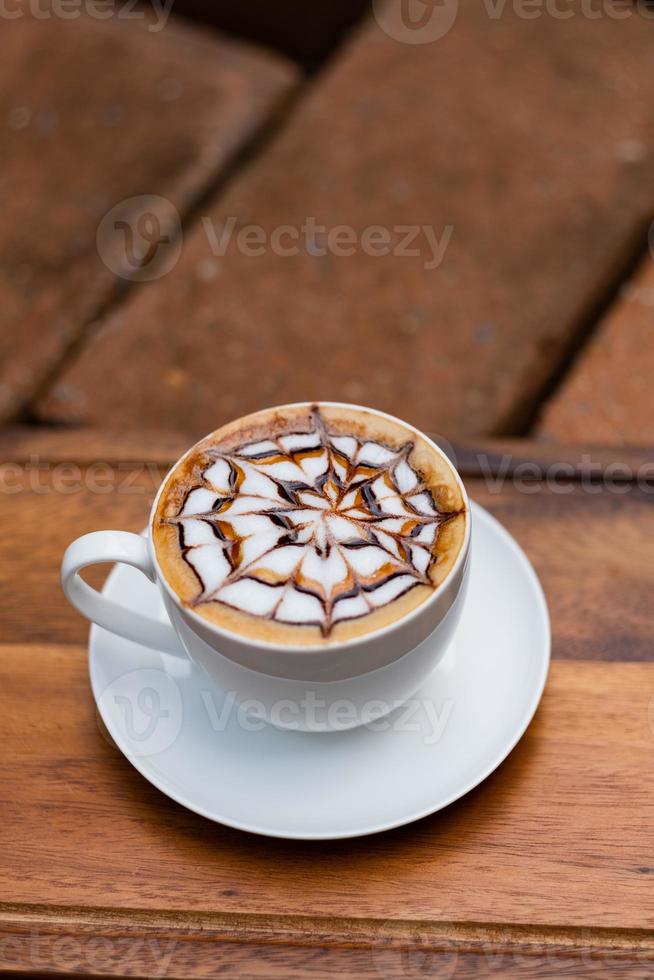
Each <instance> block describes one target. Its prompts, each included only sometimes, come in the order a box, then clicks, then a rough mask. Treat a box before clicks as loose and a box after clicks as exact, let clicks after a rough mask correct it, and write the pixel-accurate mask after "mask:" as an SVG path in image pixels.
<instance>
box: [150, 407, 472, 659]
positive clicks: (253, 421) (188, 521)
mask: <svg viewBox="0 0 654 980" xmlns="http://www.w3.org/2000/svg"><path fill="white" fill-rule="evenodd" d="M467 520H468V515H467V513H466V509H465V504H464V498H463V494H462V492H461V487H460V483H459V481H458V478H457V477H456V475H455V473H454V471H453V469H452V467H451V466H450V464H449V463H448V462H447V461H446V460H445V459H444V458H443V457H442V455H441V454H440V453H439V452H437V451H436V450H435V448H434V447H433V445H432V444H431V443H430V442H429V441H428V440H427V439H426V438H425V437H424V436H422V435H420V434H419V433H418V432H417V431H415V430H413V429H411V428H409V427H405V426H404V425H402V424H401V423H399V422H397V421H396V420H394V419H391V418H390V417H387V416H384V415H381V414H377V413H375V412H372V411H368V410H366V409H362V408H355V407H350V406H347V405H336V404H330V403H323V404H318V405H311V404H302V405H292V406H288V407H285V408H278V409H270V410H266V411H263V412H258V413H256V414H254V415H250V416H247V417H246V418H243V419H240V420H238V421H236V422H233V423H231V424H229V425H226V426H224V427H223V428H221V429H218V430H217V431H216V432H214V433H213V434H212V435H210V436H208V437H207V438H206V439H203V440H202V442H200V443H198V444H197V445H196V446H195V447H194V448H193V449H191V450H190V452H189V453H187V454H186V456H185V457H184V458H183V459H182V460H181V461H180V462H179V463H178V464H177V466H176V467H174V469H173V470H172V471H171V473H170V474H169V476H168V477H167V479H166V482H165V485H164V486H163V488H162V491H161V494H160V497H159V502H158V506H157V509H156V513H155V516H154V522H153V541H154V547H155V552H156V556H157V560H158V562H159V565H160V568H161V570H162V572H163V575H164V577H165V579H166V581H167V582H168V584H169V585H170V586H171V587H172V589H173V590H174V592H175V593H176V594H177V596H178V597H179V599H180V600H181V602H182V603H183V604H185V605H186V606H188V607H189V608H191V609H193V610H194V611H195V612H197V613H199V614H200V615H201V616H203V617H204V618H205V619H206V620H208V621H209V622H210V623H213V624H214V625H217V626H220V627H222V628H224V629H227V630H230V631H233V632H235V633H237V634H240V635H242V636H243V637H245V638H248V639H254V640H263V641H267V642H274V643H282V644H284V645H291V646H294V645H302V646H304V645H310V644H325V643H329V642H339V643H341V642H343V641H344V640H348V639H351V638H354V637H358V636H362V635H364V634H366V633H369V632H371V631H373V630H376V629H379V628H381V627H383V626H387V625H389V624H391V623H393V622H395V621H397V620H398V619H400V618H402V617H403V616H405V615H407V613H409V612H411V611H412V610H413V609H415V608H416V607H417V606H418V605H420V604H421V603H422V602H424V601H425V600H426V599H428V598H429V597H430V596H431V595H432V594H433V591H434V589H435V588H436V587H437V586H438V585H439V584H440V583H441V582H442V581H443V579H444V578H445V577H446V576H447V574H448V572H449V571H450V569H451V568H452V566H453V564H454V562H455V560H456V557H457V555H458V554H459V551H460V549H461V546H462V544H463V540H464V537H465V529H466V521H467Z"/></svg>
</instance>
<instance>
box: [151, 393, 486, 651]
mask: <svg viewBox="0 0 654 980" xmlns="http://www.w3.org/2000/svg"><path fill="white" fill-rule="evenodd" d="M311 405H318V406H320V405H325V406H327V407H330V408H345V409H352V410H353V411H360V412H370V413H371V414H373V415H377V416H378V417H380V418H384V419H388V420H389V421H391V422H395V423H396V424H398V425H400V426H402V427H403V428H405V429H407V430H408V431H409V432H415V433H416V435H418V436H420V437H421V438H422V439H424V440H425V441H426V442H427V443H428V444H429V446H430V447H431V448H432V449H433V450H434V451H435V452H436V453H437V454H438V455H439V456H440V457H441V458H442V459H444V460H445V462H446V463H447V464H448V466H449V468H450V470H451V471H452V473H453V474H454V478H455V480H456V482H457V484H458V486H459V489H460V491H461V495H462V497H463V503H464V507H465V513H466V527H465V534H464V536H463V541H462V543H461V547H460V549H459V553H458V555H457V556H456V559H455V561H454V564H453V565H452V567H451V568H450V570H449V571H448V573H447V575H446V576H445V578H444V579H443V581H442V582H439V584H438V585H437V586H436V588H435V589H434V590H433V592H432V594H431V595H430V596H429V598H427V599H425V600H424V602H421V603H420V604H419V605H418V606H416V607H415V609H412V610H411V611H410V612H408V613H407V614H406V615H405V616H401V617H400V618H399V619H396V620H394V621H393V622H392V623H387V624H386V626H380V627H378V628H377V629H375V630H371V631H370V632H369V633H364V634H362V635H361V636H356V637H351V638H350V639H349V640H341V641H336V642H334V643H330V642H329V641H328V642H326V643H322V644H305V645H303V646H300V645H298V646H286V645H284V644H281V643H274V642H272V641H271V640H256V639H251V638H249V637H246V636H243V635H242V634H240V633H238V632H237V631H236V630H229V629H225V628H224V627H222V626H218V625H217V624H216V623H212V622H211V621H210V620H208V619H206V618H205V617H204V616H201V615H200V614H199V613H197V612H195V610H194V609H191V608H190V607H189V606H186V605H184V604H183V603H182V601H181V599H180V598H179V596H178V595H177V593H176V592H175V591H174V589H173V588H172V587H171V586H170V585H169V583H168V581H167V580H166V577H165V575H164V573H163V570H162V568H161V566H160V565H159V560H158V558H157V553H156V549H155V547H154V543H153V535H152V525H153V521H154V516H155V514H156V512H157V507H158V504H159V498H160V496H161V494H162V492H163V488H164V487H165V485H166V482H167V480H168V477H169V476H170V475H171V473H172V472H173V470H174V469H175V468H176V467H177V466H178V465H179V464H180V463H181V462H182V461H183V460H185V459H186V457H187V456H189V455H190V454H191V453H192V452H193V451H194V449H195V447H196V446H197V445H198V444H199V443H200V442H203V441H204V440H205V439H208V438H209V436H211V435H213V433H214V432H217V431H218V429H212V430H211V431H210V432H208V433H207V435H206V436H203V437H202V438H200V439H197V440H196V441H195V442H194V443H193V445H192V446H190V447H189V448H188V449H187V450H186V452H185V453H183V454H182V455H181V456H180V457H179V459H177V460H176V461H175V462H174V463H173V465H172V466H171V467H170V468H169V469H168V471H167V472H166V474H165V476H164V477H163V479H162V481H161V485H160V486H159V489H158V490H157V493H156V496H155V498H154V502H153V504H152V508H151V510H150V517H149V519H148V540H149V546H150V552H151V556H152V562H153V565H154V568H155V571H156V573H157V581H158V582H159V583H160V584H161V585H162V586H163V588H164V589H165V591H166V593H167V595H168V596H169V598H170V599H172V601H173V602H174V604H175V606H176V607H177V609H178V610H179V612H180V613H182V614H184V615H185V616H187V617H190V619H191V623H193V622H196V621H197V623H198V625H199V626H201V627H202V633H203V634H204V633H206V632H208V633H209V634H213V635H215V636H216V637H218V638H221V637H222V638H223V639H225V640H226V641H227V642H228V643H231V644H240V645H243V646H245V647H248V648H249V649H258V650H270V651H271V652H274V651H282V652H283V653H284V654H285V655H289V654H291V655H297V656H314V657H318V656H320V655H321V654H325V653H331V654H334V653H336V652H340V651H347V650H352V649H356V648H359V647H362V646H366V645H368V644H370V643H371V642H373V643H374V642H375V641H379V640H381V639H382V638H383V637H387V636H390V635H392V634H393V633H396V632H399V631H400V630H401V629H404V628H405V627H406V626H407V625H408V624H409V623H411V622H413V621H414V620H416V619H418V618H419V617H420V616H421V615H424V612H425V611H426V610H427V608H429V607H430V606H431V605H432V604H433V603H434V602H435V601H436V599H437V598H438V597H439V596H440V595H441V594H442V593H443V592H444V591H445V589H446V587H447V586H448V585H449V584H450V582H451V581H452V579H453V578H454V577H455V576H456V574H457V573H458V572H459V571H460V569H461V567H462V565H464V564H465V562H466V560H467V557H468V552H469V550H470V532H471V508H470V498H469V497H468V492H467V490H466V488H465V484H464V483H463V480H462V479H461V477H460V475H459V473H458V471H457V469H456V467H455V465H454V463H453V462H452V461H451V460H450V459H449V457H448V456H447V454H446V453H445V452H443V450H442V449H441V448H440V446H438V445H437V444H436V443H435V442H434V440H433V439H431V438H430V437H429V436H428V435H427V434H426V433H424V432H422V431H421V430H420V429H418V428H417V427H416V426H415V425H411V424H410V423H409V422H405V421H404V420H403V419H400V418H398V417H397V416H396V415H391V414H390V413H389V412H382V411H380V409H378V408H369V407H368V406H366V405H357V404H354V403H352V402H336V401H324V400H316V401H302V402H284V403H283V404H282V405H275V406H272V407H269V408H263V409H258V410H257V411H256V412H250V413H249V415H244V416H241V418H243V419H246V418H249V417H250V416H251V415H258V414H260V413H264V412H270V411H274V409H275V408H306V407H307V406H311ZM219 428H221V427H219ZM453 601H454V600H453ZM450 605H451V603H450ZM448 609H449V606H448ZM190 625H191V624H190V623H189V626H190ZM405 652H406V651H405Z"/></svg>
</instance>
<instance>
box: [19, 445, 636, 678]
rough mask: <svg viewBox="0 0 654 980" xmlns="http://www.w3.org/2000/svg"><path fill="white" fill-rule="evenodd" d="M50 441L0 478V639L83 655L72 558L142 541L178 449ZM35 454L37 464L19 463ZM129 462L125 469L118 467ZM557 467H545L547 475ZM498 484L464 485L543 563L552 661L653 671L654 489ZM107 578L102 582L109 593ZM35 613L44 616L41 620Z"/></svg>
mask: <svg viewBox="0 0 654 980" xmlns="http://www.w3.org/2000/svg"><path fill="white" fill-rule="evenodd" d="M41 438H42V437H41V436H40V435H38V436H36V437H35V439H36V440H37V441H36V442H32V443H28V444H27V445H25V444H23V447H22V449H21V448H20V446H17V445H16V444H14V446H13V450H12V451H13V452H14V453H15V454H16V457H17V458H18V459H20V460H21V462H15V463H14V462H12V461H11V460H9V461H7V462H6V463H4V464H3V465H2V466H0V489H2V491H3V498H4V499H5V500H6V502H7V506H4V507H2V508H0V534H2V539H3V541H4V546H5V553H6V554H7V555H10V556H11V561H5V562H3V563H2V564H1V565H0V589H2V592H3V595H4V597H5V601H4V603H3V604H2V607H0V636H1V637H2V638H3V639H4V640H5V641H12V642H28V641H32V640H35V641H44V642H45V641H52V642H59V643H61V642H73V643H83V642H85V640H86V637H87V635H88V626H87V624H86V622H85V621H84V620H83V619H82V618H81V617H80V616H79V614H78V613H76V612H75V611H74V610H73V609H72V608H71V607H69V605H68V603H67V602H66V601H65V600H64V598H63V596H62V594H61V589H60V585H59V564H60V561H61V556H62V555H63V552H64V549H65V548H66V545H67V544H68V543H69V542H70V541H72V540H73V539H74V538H75V537H77V536H78V535H79V534H83V533H85V532H87V531H92V530H99V529H101V528H111V527H114V528H122V529H125V530H133V531H137V530H140V529H142V528H143V527H144V526H145V525H146V523H147V519H148V514H149V510H150V506H151V502H152V500H153V499H154V495H155V493H156V490H157V488H158V486H159V483H160V481H161V478H162V476H163V474H164V472H165V469H166V468H167V466H168V461H169V457H168V458H166V460H165V462H164V465H163V467H162V466H161V465H160V463H161V457H162V456H165V455H166V454H167V453H168V452H169V451H170V449H171V448H173V447H172V446H171V445H169V443H168V442H167V441H165V440H164V441H163V442H162V443H161V444H157V443H155V442H153V443H151V444H150V445H149V447H145V453H144V454H145V455H146V459H145V461H144V462H136V461H135V460H136V459H138V454H139V453H140V451H141V445H140V443H139V441H138V440H137V441H136V442H135V443H134V444H130V443H129V442H126V443H125V444H124V453H123V446H122V445H121V443H120V441H115V440H113V441H112V440H111V439H108V437H105V436H101V437H98V442H97V443H95V444H94V443H93V442H91V443H90V444H89V443H88V442H87V443H86V444H85V443H84V442H83V441H81V442H80V443H79V444H76V443H75V440H74V439H73V440H72V441H71V442H68V441H66V440H67V438H68V437H66V439H65V440H64V441H63V442H59V443H57V441H56V440H55V441H54V442H53V443H52V444H51V449H50V451H51V452H52V453H53V455H54V459H55V462H52V463H51V462H49V460H48V457H47V456H41V455H40V454H39V453H32V451H31V450H32V449H34V448H35V447H38V446H39V445H40V443H39V442H38V440H40V439H41ZM46 445H47V444H46ZM93 445H95V450H93ZM26 449H29V452H28V453H27V455H26V456H23V455H21V454H22V453H23V452H24V451H25V450H26ZM119 451H120V454H123V455H125V457H126V459H125V460H124V461H122V460H121V459H120V455H119V456H118V458H117V457H116V454H117V453H119ZM78 452H79V454H81V455H84V454H91V455H92V454H93V452H95V453H96V454H97V456H96V459H95V462H94V463H90V464H88V465H80V464H79V463H76V462H74V461H73V460H74V459H76V458H79V457H78V456H77V455H76V454H77V453H78ZM476 452H477V454H478V451H476ZM522 452H523V456H524V455H527V454H528V452H529V451H528V450H524V448H523V450H522ZM105 453H106V456H105V458H104V459H103V455H104V454H105ZM176 453H177V447H176V446H175V447H174V450H173V455H176ZM71 456H72V460H71ZM87 458H90V455H87ZM500 458H502V457H501V455H500ZM514 458H517V457H514ZM520 458H523V457H520ZM535 458H536V459H538V458H539V457H538V455H537V454H536V457H535ZM572 458H573V457H571V458H570V461H571V460H572ZM547 460H548V457H547V456H545V457H544V459H543V465H544V462H546V461H547ZM632 462H633V460H632ZM476 465H479V460H477V464H476ZM548 465H549V463H548ZM493 472H495V471H491V475H488V471H487V475H486V476H482V477H479V476H477V477H470V478H466V483H467V485H468V489H469V491H470V494H471V496H472V498H473V499H475V500H477V501H478V502H479V503H481V504H482V505H483V506H485V507H487V508H488V509H489V510H490V512H491V513H493V514H494V515H495V516H496V517H498V518H499V520H500V521H501V522H502V523H503V524H504V525H505V526H506V527H507V528H508V529H509V530H510V531H511V532H512V533H513V534H514V535H515V536H516V537H517V540H518V541H519V543H520V544H521V545H522V546H523V547H524V548H525V550H526V552H527V555H528V556H529V558H530V559H531V561H532V562H533V563H534V566H535V568H536V571H537V572H538V574H539V576H540V577H541V580H542V582H543V586H544V588H545V593H546V596H547V599H548V603H549V606H550V613H551V616H552V625H553V652H554V656H556V657H563V658H577V659H587V660H593V659H604V660H651V659H654V650H653V648H652V641H651V636H652V612H651V595H652V590H653V588H654V567H653V566H652V562H651V545H650V542H651V541H652V539H653V538H654V507H653V506H652V503H653V499H654V498H653V493H652V489H653V488H652V485H651V483H650V485H649V486H648V487H643V486H638V484H636V483H632V484H617V485H616V486H612V485H611V484H604V485H601V486H597V484H596V483H594V482H589V483H584V482H582V481H580V480H575V479H570V480H567V479H565V478H564V479H561V478H560V476H559V477H558V478H557V481H556V482H554V481H545V482H543V481H538V480H533V479H531V478H529V479H525V474H524V473H523V472H522V471H518V473H517V475H516V473H515V472H514V474H513V475H511V472H510V470H507V471H506V472H505V471H504V470H502V469H500V470H499V471H498V473H499V475H497V476H494V475H492V473H493ZM650 472H651V469H650ZM103 575H104V572H103V571H102V570H100V569H97V570H96V572H95V573H93V575H92V580H93V581H94V583H95V584H99V583H100V582H101V581H102V578H103ZM26 595H29V596H30V601H29V602H26V601H25V596H26ZM34 608H38V609H40V610H42V611H43V615H42V616H41V617H39V618H37V619H35V617H34V615H33V610H34ZM616 610H620V616H619V617H618V616H617V615H616Z"/></svg>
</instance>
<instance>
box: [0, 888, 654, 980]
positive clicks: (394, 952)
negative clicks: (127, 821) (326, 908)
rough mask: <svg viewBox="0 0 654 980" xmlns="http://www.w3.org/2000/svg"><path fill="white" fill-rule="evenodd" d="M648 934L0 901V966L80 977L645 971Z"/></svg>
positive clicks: (650, 958)
mask: <svg viewBox="0 0 654 980" xmlns="http://www.w3.org/2000/svg"><path fill="white" fill-rule="evenodd" d="M653 942H654V937H653V936H652V935H651V933H645V932H638V931H635V930H634V931H630V932H628V931H626V930H624V931H622V932H616V931H609V930H602V929H592V930H584V931H583V932H582V931H579V930H574V929H561V928H552V927H548V928H534V927H522V928H516V927H514V928H512V929H510V930H506V929H500V928H498V927H497V926H475V925H473V924H465V925H463V926H457V925H455V924H453V923H443V924H441V923H438V924H430V923H424V922H421V923H419V922H406V921H386V922H378V921H376V920H364V919H356V920H353V919H346V918H341V919H339V920H333V919H332V920H329V919H307V918H298V917H295V918H293V917H290V916H275V917H267V918H266V917H263V916H253V915H250V916H236V915H229V916H227V915H225V916H220V915H208V914H204V915H198V914H186V915H184V916H178V917H175V916H170V915H169V916H165V917H164V916H161V915H157V914H148V913H143V912H139V911H135V910H129V911H125V912H112V911H111V910H107V909H72V908H66V909H57V910H56V911H55V912H54V914H53V910H52V909H46V908H43V907H41V908H35V907H25V906H23V907H18V906H13V907H12V906H8V905H4V906H0V971H2V970H3V968H4V969H9V970H12V973H21V972H27V973H31V972H32V971H33V970H38V969H41V970H44V969H48V970H49V971H56V972H57V973H58V974H60V975H68V976H70V975H73V976H80V975H85V974H88V973H93V974H94V975H96V976H105V975H108V976H116V975H120V976H130V977H131V976H148V977H157V976H165V977H167V978H171V977H184V978H195V977H198V978H204V977H221V978H222V977H225V976H228V977H236V978H240V977H248V978H251V977H285V978H286V977H290V978H296V977H302V978H303V977H307V976H311V977H317V978H319V980H320V978H331V977H333V976H335V975H339V976H343V977H345V978H354V977H357V978H359V977H364V978H368V977H370V978H372V980H380V978H381V980H392V978H398V980H406V978H416V980H417V978H420V980H424V977H426V976H429V977H441V978H444V977H452V976H456V977H463V978H466V977H480V976H492V977H500V978H501V977H528V978H538V977H542V976H552V975H555V976H557V977H560V976H574V977H599V976H607V975H610V976H612V977H622V976H624V977H643V978H644V977H650V976H651V971H652V968H653V963H654V946H653V945H652V944H653Z"/></svg>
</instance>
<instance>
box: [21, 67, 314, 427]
mask: <svg viewBox="0 0 654 980" xmlns="http://www.w3.org/2000/svg"><path fill="white" fill-rule="evenodd" d="M320 74H322V70H321V71H319V72H316V73H315V74H314V75H313V76H311V78H309V79H307V78H304V79H301V80H300V81H299V82H298V84H297V85H296V86H295V87H294V88H293V89H292V90H291V91H290V92H288V93H287V94H286V95H285V96H283V97H282V98H281V99H280V101H279V103H278V105H276V106H275V107H273V108H272V109H271V111H270V113H269V114H268V115H267V116H266V117H265V119H263V120H262V121H261V123H260V124H259V125H258V126H257V127H256V128H255V129H254V131H253V133H252V134H251V136H250V137H249V139H247V140H246V141H245V142H244V143H243V145H241V146H240V147H238V149H237V150H235V152H234V153H233V155H232V157H231V159H229V160H228V161H227V162H226V164H225V165H224V166H223V168H222V169H221V171H220V173H219V175H218V176H217V177H216V178H215V179H213V180H210V181H209V182H208V183H207V184H206V185H205V186H204V187H203V188H202V189H201V190H200V191H199V192H198V194H197V195H196V197H195V200H193V201H191V203H190V204H189V206H188V208H187V209H186V210H185V212H184V213H183V214H182V215H181V225H180V229H179V232H178V234H177V236H176V238H178V237H179V235H180V234H181V235H185V234H187V233H188V232H189V231H190V230H191V229H192V228H193V226H194V225H195V223H196V221H197V220H198V219H199V218H200V217H201V215H202V212H203V211H204V210H205V209H206V207H207V206H208V204H209V202H211V201H213V200H214V198H215V197H217V196H218V195H219V194H223V193H224V192H225V191H226V189H227V187H228V186H229V184H230V183H231V182H232V181H233V180H234V179H236V177H238V176H240V174H241V173H242V171H243V170H245V169H246V168H247V167H248V166H250V165H251V164H252V163H253V162H254V161H255V160H256V159H257V158H258V157H259V156H261V155H262V154H263V153H264V152H265V151H266V150H267V148H268V147H269V146H270V145H271V144H272V143H273V142H274V140H275V139H276V138H277V136H278V135H279V134H280V133H281V132H282V130H283V129H284V127H285V126H286V124H287V122H288V120H289V118H290V116H291V115H292V113H293V111H294V109H295V107H296V105H298V104H299V103H300V102H301V101H302V100H303V98H304V97H305V94H306V92H307V90H308V89H310V88H311V87H312V85H313V84H314V81H315V80H316V79H317V78H318V77H319V75H320ZM156 261H157V260H156V259H155V260H154V262H153V267H155V268H156V265H155V263H156ZM161 261H165V259H162V260H161ZM142 285H144V284H143V283H139V282H126V281H123V282H120V281H116V282H115V283H114V284H113V286H112V288H111V289H110V290H109V295H108V296H107V297H105V298H104V299H103V300H102V301H101V302H99V303H98V305H97V307H96V308H95V310H94V311H93V312H92V313H91V314H90V315H89V316H87V317H86V318H85V319H84V320H83V321H82V323H81V324H80V328H79V330H78V331H77V333H76V334H75V336H74V337H73V338H72V339H71V341H70V343H69V344H68V345H67V346H66V349H65V350H64V351H63V352H62V354H61V356H60V357H59V358H58V359H57V361H56V362H55V363H54V364H52V365H51V366H50V367H49V368H48V370H47V371H46V373H45V374H44V376H43V378H42V379H41V380H40V381H39V382H38V384H37V385H36V386H35V388H34V390H33V391H32V393H31V395H30V396H29V397H28V398H27V399H26V400H25V402H24V404H23V405H22V406H21V408H20V409H19V411H18V412H17V413H16V414H15V416H14V418H13V419H11V420H10V421H11V422H13V423H19V424H23V425H32V426H35V427H41V428H47V427H50V428H61V426H60V425H59V424H57V423H54V424H52V423H50V424H48V422H47V420H43V419H41V418H40V417H39V415H38V413H37V412H36V410H35V406H36V405H37V404H38V402H39V401H40V399H41V398H43V397H44V396H45V395H46V394H47V392H48V391H49V390H50V389H51V388H52V387H53V386H54V385H55V384H56V383H57V381H58V379H59V377H60V376H61V375H62V374H63V373H65V371H66V370H67V369H68V368H69V367H70V366H71V365H72V364H73V363H74V362H75V360H76V359H77V357H78V356H79V354H81V352H82V351H83V349H84V347H85V346H86V343H87V341H88V340H89V338H90V336H91V335H92V328H93V327H94V325H96V324H100V323H102V322H103V321H104V320H105V319H107V318H108V317H109V316H110V315H111V314H113V313H114V312H116V311H117V310H119V309H120V307H121V306H123V305H124V303H125V302H126V301H127V300H129V299H131V297H132V296H133V294H134V293H135V292H136V291H137V289H138V288H139V287H140V286H142ZM145 285H148V283H145Z"/></svg>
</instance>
